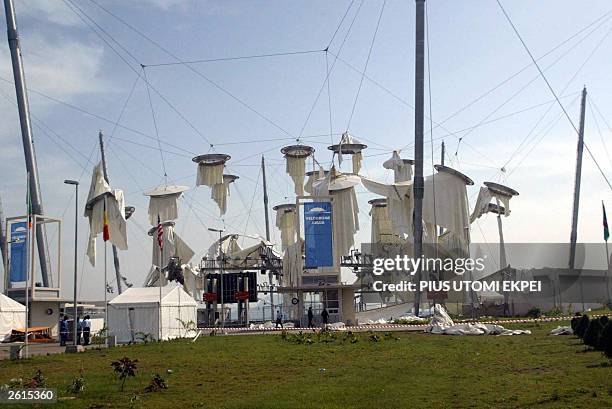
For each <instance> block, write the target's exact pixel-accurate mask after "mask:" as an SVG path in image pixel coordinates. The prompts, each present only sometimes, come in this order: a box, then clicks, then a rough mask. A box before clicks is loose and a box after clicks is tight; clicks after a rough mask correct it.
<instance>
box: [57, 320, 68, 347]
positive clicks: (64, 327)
mask: <svg viewBox="0 0 612 409" xmlns="http://www.w3.org/2000/svg"><path fill="white" fill-rule="evenodd" d="M59 330H60V346H63V347H64V346H66V338H68V318H67V317H66V316H65V315H62V319H61V320H60V323H59Z"/></svg>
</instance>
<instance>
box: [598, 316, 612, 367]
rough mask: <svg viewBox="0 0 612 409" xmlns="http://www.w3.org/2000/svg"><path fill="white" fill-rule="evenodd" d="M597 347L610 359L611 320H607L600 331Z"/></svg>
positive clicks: (611, 354) (611, 342)
mask: <svg viewBox="0 0 612 409" xmlns="http://www.w3.org/2000/svg"><path fill="white" fill-rule="evenodd" d="M599 349H601V350H602V351H603V353H604V355H605V356H607V357H608V358H610V359H612V322H608V324H607V325H606V326H605V327H604V329H603V331H602V332H601V336H600V337H599Z"/></svg>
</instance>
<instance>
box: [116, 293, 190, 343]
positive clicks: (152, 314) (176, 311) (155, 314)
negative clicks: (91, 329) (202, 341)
mask: <svg viewBox="0 0 612 409" xmlns="http://www.w3.org/2000/svg"><path fill="white" fill-rule="evenodd" d="M161 293H162V296H161V321H162V325H161V338H162V339H163V340H167V339H172V338H180V337H184V336H188V335H194V334H191V332H192V331H189V330H188V326H187V325H183V323H185V324H187V323H189V322H190V321H191V322H193V323H196V322H197V311H196V310H197V303H196V301H195V300H194V299H193V297H191V296H190V295H189V294H188V293H186V292H185V290H183V289H182V287H181V286H180V285H177V284H176V283H170V284H168V285H167V286H165V287H162V289H161ZM159 312H160V307H159V287H144V288H129V289H127V290H126V291H124V292H123V293H122V294H121V295H118V296H117V297H115V298H113V299H112V300H111V301H110V302H109V303H108V331H109V335H111V336H115V337H117V342H119V343H125V342H130V341H138V340H139V338H142V337H144V336H145V335H146V336H148V337H150V338H152V339H159V335H160V325H159V324H160V320H159ZM130 323H131V328H130ZM191 325H195V324H191Z"/></svg>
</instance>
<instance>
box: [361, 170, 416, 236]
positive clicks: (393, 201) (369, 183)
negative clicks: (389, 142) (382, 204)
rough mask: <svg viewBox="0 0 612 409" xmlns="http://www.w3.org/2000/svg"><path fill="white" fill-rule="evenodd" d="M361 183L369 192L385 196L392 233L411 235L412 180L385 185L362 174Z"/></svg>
mask: <svg viewBox="0 0 612 409" xmlns="http://www.w3.org/2000/svg"><path fill="white" fill-rule="evenodd" d="M361 183H362V184H363V186H364V187H365V188H366V189H367V190H369V191H370V192H372V193H376V194H377V195H381V196H384V197H386V198H387V211H388V213H389V218H390V219H391V226H392V228H393V233H395V234H397V235H398V236H400V237H402V238H406V237H412V208H413V201H412V197H411V196H412V182H398V183H393V184H390V185H387V184H384V183H379V182H375V181H373V180H370V179H367V178H365V177H363V176H362V177H361Z"/></svg>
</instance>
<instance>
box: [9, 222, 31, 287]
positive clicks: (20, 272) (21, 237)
mask: <svg viewBox="0 0 612 409" xmlns="http://www.w3.org/2000/svg"><path fill="white" fill-rule="evenodd" d="M27 234H28V223H27V222H18V223H13V224H11V247H10V251H11V265H10V271H11V274H10V280H11V282H13V283H16V282H22V281H26V271H27V254H28V249H27V243H26V241H27V239H26V238H27Z"/></svg>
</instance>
